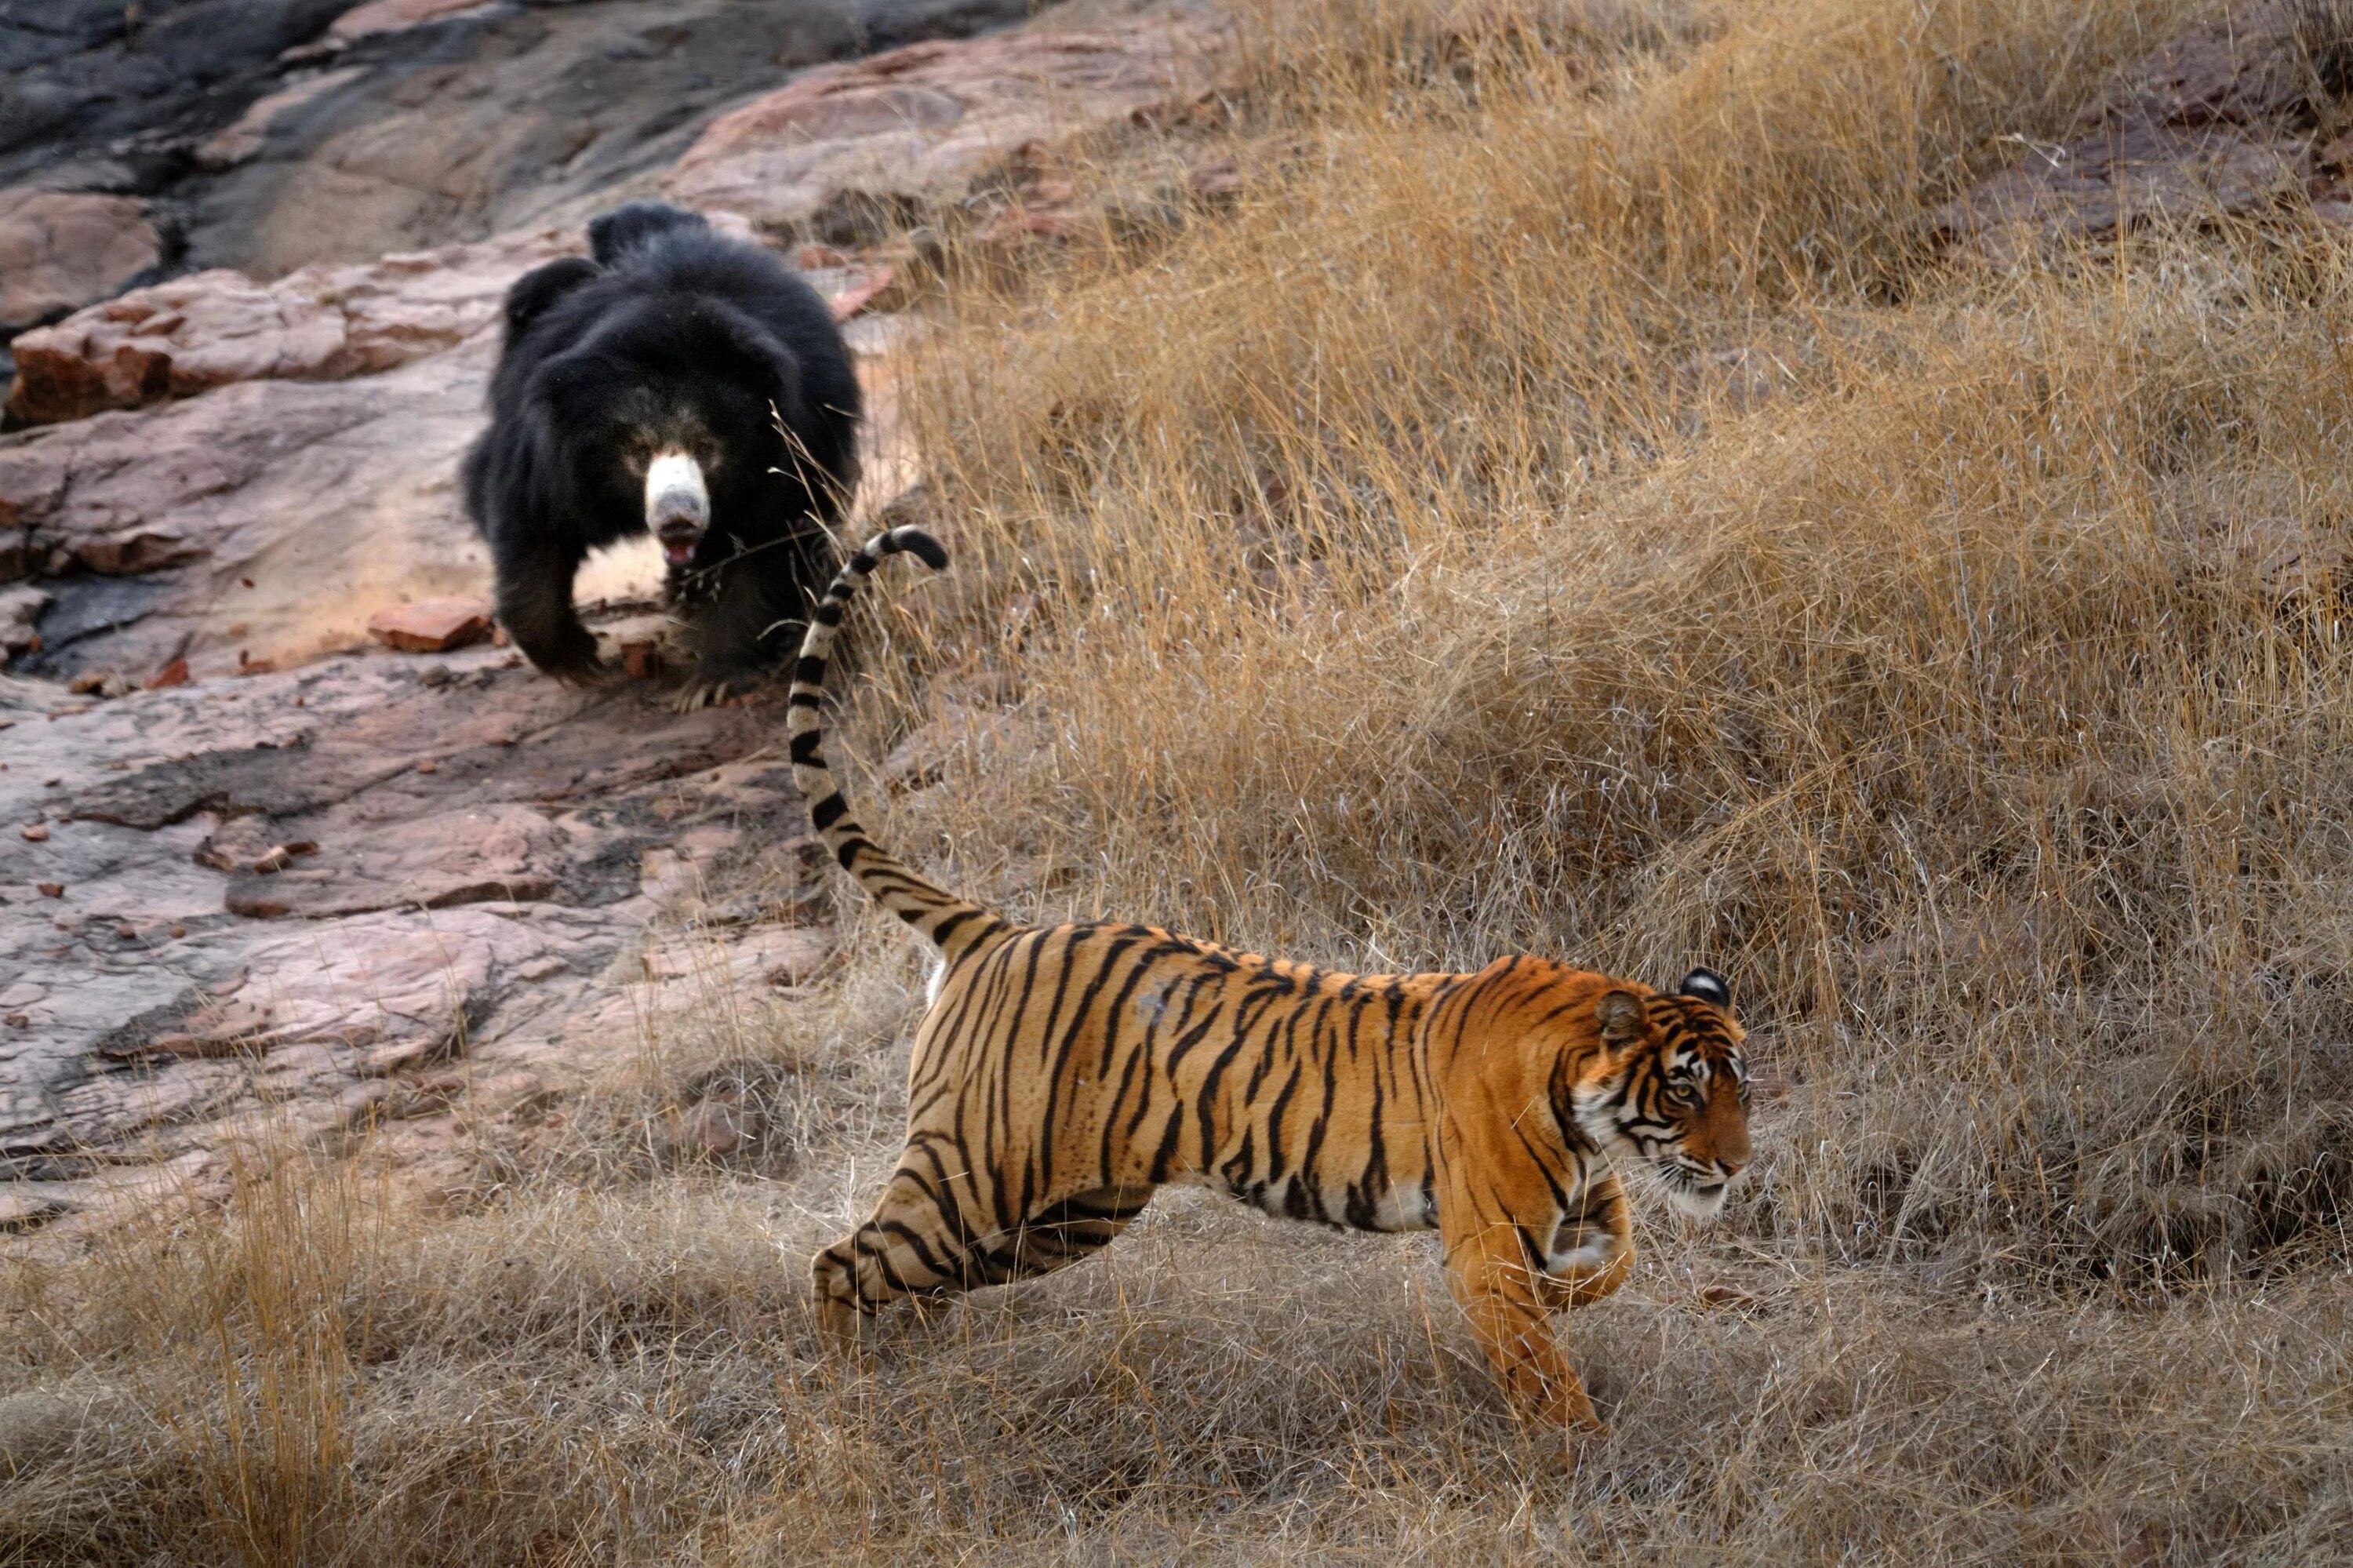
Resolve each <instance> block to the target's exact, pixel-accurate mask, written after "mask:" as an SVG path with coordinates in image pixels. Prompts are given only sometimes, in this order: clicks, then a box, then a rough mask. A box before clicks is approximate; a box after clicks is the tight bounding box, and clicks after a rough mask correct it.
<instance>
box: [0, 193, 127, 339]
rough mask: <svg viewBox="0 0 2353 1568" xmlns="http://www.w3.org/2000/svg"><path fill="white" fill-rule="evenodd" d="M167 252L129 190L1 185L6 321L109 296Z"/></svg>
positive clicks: (0, 319)
mask: <svg viewBox="0 0 2353 1568" xmlns="http://www.w3.org/2000/svg"><path fill="white" fill-rule="evenodd" d="M162 259H163V242H162V240H161V238H159V237H158V236H157V234H156V232H155V226H154V225H153V224H152V223H150V222H148V221H147V214H146V209H145V208H144V207H142V206H141V205H140V204H139V203H138V202H136V201H133V200H132V198H131V197H129V196H98V195H93V194H89V193H84V192H67V191H37V190H26V189H24V188H21V187H16V188H10V189H5V190H0V323H10V322H34V321H38V320H40V319H41V318H42V317H43V316H46V315H50V314H54V313H56V312H58V311H69V310H72V309H74V308H75V307H77V306H79V305H86V304H88V303H89V302H90V301H92V300H100V299H104V298H105V297H106V296H107V295H109V294H111V293H112V292H114V291H115V290H117V289H119V288H121V287H122V285H123V284H125V283H127V282H129V281H131V280H132V278H134V277H136V276H138V275H139V274H140V273H142V272H143V271H145V270H147V269H148V268H150V267H153V265H155V263H156V262H157V261H159V260H162Z"/></svg>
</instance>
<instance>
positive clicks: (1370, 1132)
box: [788, 528, 1749, 1426]
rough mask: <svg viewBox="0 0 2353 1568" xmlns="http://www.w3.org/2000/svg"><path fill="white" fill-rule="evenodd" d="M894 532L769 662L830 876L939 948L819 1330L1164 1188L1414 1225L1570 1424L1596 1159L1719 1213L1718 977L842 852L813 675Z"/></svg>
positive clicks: (1126, 1211) (1066, 1243)
mask: <svg viewBox="0 0 2353 1568" xmlns="http://www.w3.org/2000/svg"><path fill="white" fill-rule="evenodd" d="M902 550H904V551H912V552H913V553H915V554H916V555H918V556H921V557H922V558H923V560H925V561H926V562H927V563H928V564H929V565H930V566H931V567H933V568H934V570H937V569H939V568H941V567H944V566H945V564H946V554H945V552H944V551H943V550H942V549H941V548H940V546H939V545H938V544H937V543H936V542H935V541H934V540H933V539H931V538H930V537H929V536H928V535H923V534H922V533H921V532H920V531H918V530H915V529H910V528H902V529H898V530H895V531H893V532H892V533H889V534H885V535H880V536H878V537H877V538H875V539H873V540H872V541H871V542H869V544H868V545H867V546H865V548H863V549H861V550H860V551H859V552H858V554H857V556H855V557H854V558H853V559H852V560H851V561H850V562H849V565H848V566H847V567H844V568H843V570H842V572H841V575H840V576H839V577H837V578H836V579H835V581H834V584H833V586H832V588H831V589H830V590H829V591H828V594H827V596H826V598H825V599H824V600H823V601H822V602H821V603H820V604H819V605H818V607H817V609H816V610H815V611H814V613H813V615H812V617H811V620H810V624H809V630H808V636H807V641H806V642H805V643H804V645H803V648H802V652H801V658H800V661H799V662H798V664H797V666H796V669H795V678H794V683H793V689H792V694H791V699H790V701H791V707H790V709H789V715H788V723H789V726H790V731H791V737H792V738H791V744H792V760H793V764H794V770H795V775H796V777H797V780H798V782H799V784H800V788H801V790H802V793H803V795H804V796H805V798H806V799H807V800H809V801H810V802H811V805H810V817H811V820H812V821H814V822H815V823H816V825H817V827H818V830H819V832H822V833H823V834H824V835H825V838H826V841H827V842H828V845H829V846H830V847H831V848H832V850H833V852H834V854H835V856H836V858H837V859H839V861H840V863H841V864H842V865H843V866H844V867H845V868H846V869H847V870H849V872H850V873H851V874H853V875H855V876H856V877H857V878H858V880H859V881H860V883H861V884H862V885H864V886H865V887H866V888H867V889H868V891H869V892H870V893H871V894H872V895H873V896H874V897H875V898H877V899H878V900H880V901H881V903H882V905H883V906H885V907H887V908H889V909H890V910H892V912H893V913H894V914H896V915H898V916H900V917H901V918H902V919H904V920H905V921H906V922H907V923H908V924H909V925H911V926H913V927H915V929H917V930H918V931H921V932H922V933H923V935H924V936H926V937H928V938H931V939H932V940H933V941H934V942H935V943H936V944H937V945H938V946H939V948H940V949H941V952H942V955H943V962H944V968H943V970H942V973H941V975H940V977H939V981H938V983H937V985H936V987H935V991H934V1000H933V1001H932V1004H931V1007H930V1009H929V1011H928V1012H925V1014H924V1015H923V1022H922V1023H921V1024H920V1025H919V1026H918V1028H917V1030H916V1034H915V1047H914V1059H913V1065H912V1066H911V1068H910V1071H909V1077H908V1095H907V1099H908V1105H907V1138H906V1147H905V1150H904V1152H903V1153H902V1155H901V1157H900V1160H899V1165H898V1169H897V1171H896V1172H895V1173H894V1174H893V1175H892V1178H891V1181H890V1183H889V1185H888V1186H887V1187H886V1188H885V1189H884V1192H883V1194H882V1197H881V1202H878V1203H877V1204H876V1205H875V1208H874V1212H873V1215H872V1217H871V1218H870V1219H869V1220H867V1222H866V1223H865V1224H862V1225H860V1226H859V1227H858V1229H857V1230H856V1231H854V1232H853V1233H851V1234H849V1235H848V1236H845V1237H843V1238H842V1239H841V1240H840V1241H839V1242H836V1243H835V1244H834V1245H831V1246H829V1247H828V1248H826V1249H825V1250H824V1251H823V1252H821V1253H819V1254H818V1256H817V1259H816V1261H815V1264H814V1266H813V1272H814V1276H815V1286H816V1295H817V1301H818V1311H819V1314H820V1318H821V1319H822V1321H823V1322H824V1323H825V1325H826V1326H827V1328H828V1330H832V1331H834V1332H836V1333H839V1334H844V1335H849V1334H852V1333H854V1332H855V1331H856V1330H858V1329H859V1327H860V1325H861V1324H862V1322H863V1320H864V1319H866V1318H867V1317H868V1316H869V1315H871V1313H873V1312H874V1311H876V1310H877V1309H879V1308H881V1307H882V1306H884V1305H886V1304H888V1303H889V1302H891V1301H892V1300H894V1299H896V1298H899V1297H902V1296H910V1295H931V1294H940V1293H946V1292H952V1291H958V1290H965V1289H969V1288H971V1287H975V1286H980V1285H995V1284H1000V1283H1003V1282H1005V1281H1008V1280H1012V1279H1019V1278H1024V1277H1029V1276H1033V1275H1038V1274H1043V1273H1045V1272H1047V1271H1049V1270H1051V1269H1055V1268H1060V1267H1061V1266H1064V1265H1065V1264H1069V1263H1072V1262H1075V1261H1077V1260H1078V1259H1080V1258H1082V1257H1084V1256H1086V1255H1089V1254H1090V1253H1092V1252H1094V1251H1095V1250H1096V1249H1097V1248H1099V1247H1102V1246H1103V1245H1105V1244H1107V1243H1108V1242H1110V1241H1111V1240H1112V1238H1113V1237H1114V1236H1116V1235H1118V1234H1119V1233H1120V1232H1121V1231H1122V1230H1124V1229H1125V1228H1126V1226H1127V1225H1128V1224H1130V1223H1131V1222H1132V1221H1134V1218H1135V1216H1136V1215H1137V1214H1138V1213H1141V1212H1142V1210H1143V1209H1144V1207H1145V1204H1146V1203H1147V1202H1150V1201H1151V1197H1152V1193H1153V1192H1154V1190H1155V1188H1157V1187H1159V1186H1161V1185H1163V1184H1165V1183H1167V1182H1172V1181H1176V1182H1190V1183H1194V1184H1197V1185H1201V1186H1208V1187H1212V1188H1216V1189H1218V1190H1219V1191H1221V1192H1229V1193H1231V1194H1232V1195H1234V1196H1235V1197H1238V1198H1240V1199H1241V1200H1242V1201H1244V1202H1249V1203H1252V1204H1255V1205H1256V1206H1258V1207H1260V1208H1261V1209H1264V1210H1265V1211H1267V1212H1268V1213H1273V1214H1279V1215H1285V1216H1289V1217H1291V1218H1294V1219H1304V1220H1314V1221H1321V1222H1323V1223H1324V1224H1333V1225H1341V1226H1348V1227H1353V1228H1356V1229H1362V1230H1378V1231H1401V1230H1420V1229H1427V1228H1430V1227H1432V1226H1434V1227H1436V1228H1437V1230H1438V1231H1439V1232H1440V1236H1441V1238H1442V1241H1443V1244H1444V1247H1445V1254H1446V1264H1447V1277H1448V1280H1449V1282H1450V1285H1451V1287H1452V1289H1453V1292H1454V1294H1455V1297H1456V1298H1457V1299H1458V1300H1460V1301H1461V1304H1462V1307H1463V1308H1464V1309H1465V1311H1466V1312H1467V1313H1468V1314H1469V1317H1470V1319H1471V1322H1472V1328H1473V1330H1475V1331H1476V1333H1477V1335H1478V1338H1479V1340H1480V1343H1481V1345H1482V1347H1483V1348H1484V1350H1485V1351H1486V1353H1487V1356H1488V1358H1489V1360H1490V1361H1491V1362H1492V1363H1493V1367H1494V1369H1495V1372H1496V1375H1497V1377H1498V1379H1499V1380H1500V1382H1501V1383H1502V1384H1503V1386H1504V1390H1505V1392H1506V1393H1507V1394H1508V1396H1509V1397H1510V1399H1511V1401H1512V1403H1513V1404H1514V1407H1515V1408H1516V1409H1517V1410H1518V1411H1520V1412H1521V1413H1522V1414H1525V1415H1528V1416H1531V1417H1535V1418H1538V1419H1542V1420H1546V1421H1550V1422H1555V1423H1558V1424H1561V1425H1572V1426H1590V1425H1596V1424H1597V1423H1596V1418H1595V1415H1594V1412H1593V1405H1592V1402H1591V1401H1590V1400H1589V1399H1588V1397H1587V1395H1586V1392H1585V1388H1584V1385H1583V1384H1582V1383H1580V1382H1579V1380H1578V1378H1577V1373H1576V1372H1575V1371H1574V1370H1573V1369H1572V1368H1571V1367H1570V1366H1569V1364H1568V1362H1567V1360H1566V1359H1565V1358H1564V1357H1563V1356H1562V1354H1561V1351H1560V1349H1559V1346H1558V1344H1557V1342H1556V1340H1555V1338H1554V1335H1553V1330H1552V1326H1551V1323H1550V1317H1551V1314H1553V1313H1554V1312H1556V1311H1559V1310H1562V1309H1564V1308H1571V1307H1576V1306H1579V1305H1582V1304H1584V1303H1587V1302H1589V1301H1594V1300H1597V1299H1599V1298H1601V1297H1604V1296H1607V1295H1609V1293H1610V1292H1611V1291H1613V1290H1616V1289H1617V1288H1618V1287H1619V1286H1620V1285H1621V1284H1623V1283H1624V1282H1625V1278H1626V1276H1627V1273H1628V1270H1629V1269H1630V1266H1631V1265H1632V1261H1633V1244H1632V1235H1631V1227H1630V1218H1629V1214H1628V1210H1627V1202H1626V1197H1625V1193H1624V1192H1623V1190H1622V1188H1621V1187H1620V1182H1619V1179H1618V1177H1617V1176H1616V1174H1614V1173H1613V1172H1612V1171H1611V1170H1610V1168H1609V1158H1608V1157H1609V1155H1610V1154H1611V1153H1618V1154H1622V1155H1630V1156H1632V1157H1635V1158H1638V1159H1643V1160H1649V1161H1651V1163H1652V1164H1654V1165H1655V1166H1656V1167H1657V1168H1658V1169H1659V1170H1660V1171H1661V1172H1662V1175H1663V1176H1664V1178H1665V1180H1666V1182H1667V1185H1668V1188H1669V1191H1670V1193H1671V1195H1672V1197H1673V1198H1674V1199H1675V1201H1676V1202H1678V1203H1680V1204H1681V1205H1683V1207H1685V1208H1687V1209H1689V1210H1691V1211H1693V1212H1695V1213H1710V1214H1712V1213H1715V1211H1716V1210H1717V1209H1718V1208H1720V1207H1721V1205H1722V1203H1723V1200H1724V1192H1725V1186H1726V1185H1727V1184H1728V1183H1729V1182H1730V1181H1731V1180H1732V1179H1733V1178H1734V1177H1735V1176H1736V1175H1737V1174H1738V1173H1739V1171H1740V1170H1741V1168H1742V1167H1743V1166H1745V1165H1746V1163H1747V1162H1748V1160H1749V1143H1748V1129H1747V1115H1746V1109H1745V1102H1746V1097H1747V1079H1746V1066H1745V1065H1744V1062H1743V1059H1742V1055H1741V1031H1740V1028H1739V1025H1738V1024H1737V1023H1736V1022H1734V1020H1733V1017H1732V1013H1731V1007H1730V997H1729V995H1728V994H1727V992H1726V991H1725V986H1724V982H1723V981H1722V980H1720V979H1718V978H1717V977H1716V976H1715V975H1714V974H1711V973H1710V972H1709V971H1707V970H1704V969H1695V970H1694V971H1693V972H1692V973H1691V974H1690V975H1689V976H1687V977H1686V978H1685V980H1684V981H1683V986H1682V988H1681V989H1680V990H1679V991H1676V992H1674V993H1666V992H1662V991H1654V990H1652V989H1651V987H1649V986H1646V985H1643V984H1641V983H1640V982H1638V981H1633V980H1613V979H1610V978H1609V977H1608V976H1605V975H1599V974H1590V973H1587V972H1584V971H1582V970H1578V969H1568V968H1567V967H1565V966H1563V965H1560V964H1556V963H1554V962H1551V961H1550V960H1548V959H1537V958H1507V959H1498V960H1497V961H1495V962H1494V963H1492V964H1490V965H1488V966H1487V967H1486V968H1485V969H1480V970H1478V971H1477V972H1475V973H1470V974H1409V975H1352V974H1337V973H1333V972H1330V971H1327V970H1323V969H1314V968H1313V967H1311V966H1309V965H1305V964H1299V963H1292V962H1288V961H1286V960H1284V959H1268V958H1262V957H1261V956H1259V955H1258V954H1255V953H1242V952H1235V951H1232V950H1229V949H1228V948H1221V947H1219V946H1216V945H1215V944H1212V943H1208V942H1203V941H1197V940H1195V939H1193V938H1187V937H1182V936H1177V935H1175V934H1173V933H1170V932H1167V931H1164V930H1161V929H1159V928H1157V927H1150V926H1131V925H1113V924H1085V925H1064V926H1022V925H1018V924H1015V923H1013V922H1011V921H1008V920H1007V919H1005V918H1003V917H1002V916H998V915H997V914H995V913H993V912H991V911H989V910H987V909H985V908H983V907H982V906H979V905H977V904H974V903H972V902H970V901H968V900H966V899H963V898H960V897H957V896H956V895H954V894H952V893H950V892H948V891H946V890H945V889H944V888H941V887H938V886H935V885H933V884H932V883H930V882H928V881H926V880H925V879H923V877H921V876H919V875H917V874H915V873H914V872H913V871H912V870H910V869H909V868H908V867H907V866H906V865H904V864H902V863H901V862H899V861H898V860H896V859H895V858H893V857H892V855H890V854H889V853H887V852H885V851H884V850H882V849H881V847H880V846H878V845H877V844H876V843H875V842H873V841H872V840H871V839H870V838H868V837H867V836H866V834H865V832H864V831H863V830H862V829H860V827H859V826H858V824H857V822H856V821H854V820H853V819H852V818H851V817H850V815H849V808H848V806H847V804H846V803H845V802H844V801H843V800H842V798H841V795H840V792H839V789H837V788H836V786H835V783H834V779H833V778H832V775H831V774H830V772H829V771H828V769H827V767H826V764H825V758H824V755H823V739H822V724H821V719H820V716H819V715H820V713H821V711H822V702H823V697H822V689H823V685H824V682H825V674H826V662H827V657H828V653H829V652H830V649H831V645H832V641H833V638H834V636H835V634H836V632H837V630H838V629H839V626H840V624H841V620H842V613H843V610H844V609H845V608H846V606H847V605H848V603H849V599H851V597H852V596H853V595H854V594H855V592H856V591H857V588H858V587H859V585H860V583H861V582H862V581H863V580H864V579H865V578H866V577H869V576H870V575H871V573H872V572H873V570H874V568H875V567H876V566H877V565H878V564H879V563H880V561H881V559H882V558H883V557H884V556H889V555H892V554H895V553H897V552H900V551H902Z"/></svg>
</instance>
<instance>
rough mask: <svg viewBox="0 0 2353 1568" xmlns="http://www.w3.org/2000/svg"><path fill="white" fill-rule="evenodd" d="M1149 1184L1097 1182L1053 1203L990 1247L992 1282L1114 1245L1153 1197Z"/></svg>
mask: <svg viewBox="0 0 2353 1568" xmlns="http://www.w3.org/2000/svg"><path fill="white" fill-rule="evenodd" d="M1153 1191H1154V1190H1153V1189H1152V1188H1150V1187H1098V1188H1096V1189H1095V1190H1094V1191H1092V1192H1080V1193H1077V1194H1075V1195H1074V1196H1071V1197H1068V1198H1065V1199H1063V1200H1062V1201H1061V1202H1059V1203H1052V1204H1049V1205H1048V1206H1047V1207H1046V1208H1044V1209H1041V1210H1040V1211H1039V1212H1038V1213H1036V1214H1035V1215H1033V1216H1031V1218H1030V1219H1029V1221H1028V1222H1026V1223H1025V1224H1022V1226H1021V1227H1020V1228H1019V1229H1018V1230H1017V1231H1015V1232H1014V1233H1013V1234H1011V1235H1009V1236H1007V1237H1004V1238H1002V1241H1001V1243H1000V1245H997V1247H994V1248H992V1249H990V1251H989V1252H988V1254H987V1265H988V1266H989V1268H990V1269H991V1270H992V1272H994V1274H995V1278H994V1279H993V1280H992V1281H991V1283H1003V1282H1008V1281H1011V1280H1016V1279H1030V1278H1034V1277H1037V1276H1039V1275H1040V1274H1051V1273H1052V1272H1053V1271H1054V1270H1056V1269H1058V1268H1067V1267H1069V1266H1071V1264H1074V1263H1077V1262H1078V1261H1079V1260H1080V1259H1082V1258H1087V1257H1092V1256H1093V1255H1095V1254H1096V1253H1098V1252H1101V1251H1102V1250H1103V1248H1104V1247H1106V1246H1109V1245H1111V1244H1112V1242H1113V1239H1114V1238H1116V1237H1117V1236H1118V1234H1119V1233H1120V1232H1122V1231H1124V1230H1125V1229H1127V1227H1128V1226H1130V1225H1132V1224H1134V1223H1135V1217H1136V1216H1137V1215H1138V1214H1140V1213H1144V1209H1145V1204H1147V1203H1149V1202H1152V1193H1153Z"/></svg>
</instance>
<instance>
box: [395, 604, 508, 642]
mask: <svg viewBox="0 0 2353 1568" xmlns="http://www.w3.org/2000/svg"><path fill="white" fill-rule="evenodd" d="M490 631H491V607H490V606H489V605H488V604H487V603H485V602H484V601H482V600H481V599H418V600H417V601H416V602H415V603H413V604H396V605H394V606H393V607H392V608H391V609H380V610H378V611H376V613H375V614H374V615H372V616H370V617H369V618H368V635H369V636H371V637H373V638H375V640H376V641H379V642H381V643H383V644H384V645H385V646H386V647H388V648H397V649H399V650H400V651H401V652H404V653H445V652H448V651H449V650H450V649H452V648H463V647H465V646H466V645H467V644H468V643H470V642H478V641H481V640H482V639H483V638H485V637H487V636H489V635H490Z"/></svg>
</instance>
